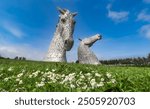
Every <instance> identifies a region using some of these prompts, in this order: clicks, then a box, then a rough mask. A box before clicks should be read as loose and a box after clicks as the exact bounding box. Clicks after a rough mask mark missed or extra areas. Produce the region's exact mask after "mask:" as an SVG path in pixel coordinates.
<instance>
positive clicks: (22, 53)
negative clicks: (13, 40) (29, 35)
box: [0, 43, 45, 60]
mask: <svg viewBox="0 0 150 109" xmlns="http://www.w3.org/2000/svg"><path fill="white" fill-rule="evenodd" d="M0 55H2V56H4V57H10V58H14V57H16V56H19V57H26V58H27V59H30V60H43V58H44V56H45V53H44V51H42V50H39V49H36V48H33V47H30V46H28V45H14V44H8V43H7V44H6V43H5V44H4V43H0Z"/></svg>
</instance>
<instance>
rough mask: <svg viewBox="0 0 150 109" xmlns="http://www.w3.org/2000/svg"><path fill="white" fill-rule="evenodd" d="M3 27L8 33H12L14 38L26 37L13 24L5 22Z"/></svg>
mask: <svg viewBox="0 0 150 109" xmlns="http://www.w3.org/2000/svg"><path fill="white" fill-rule="evenodd" d="M2 26H3V28H4V29H5V30H6V31H8V32H9V33H11V34H12V35H13V36H15V37H17V38H21V37H23V36H24V35H25V34H24V33H23V31H22V30H21V29H20V28H19V27H18V26H16V25H14V24H12V23H11V22H8V21H4V22H3V24H2Z"/></svg>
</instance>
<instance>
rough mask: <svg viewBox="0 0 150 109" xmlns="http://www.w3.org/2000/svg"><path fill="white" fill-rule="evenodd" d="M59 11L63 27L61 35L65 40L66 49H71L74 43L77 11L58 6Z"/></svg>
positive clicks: (60, 23)
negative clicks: (72, 11) (73, 11)
mask: <svg viewBox="0 0 150 109" xmlns="http://www.w3.org/2000/svg"><path fill="white" fill-rule="evenodd" d="M58 11H59V12H60V15H59V26H61V28H62V31H61V35H60V36H61V37H62V38H63V40H64V45H65V49H66V50H67V51H70V50H71V48H72V46H73V43H74V41H73V32H74V26H75V23H76V22H75V20H74V16H76V15H77V13H71V12H70V11H69V10H67V9H61V8H58Z"/></svg>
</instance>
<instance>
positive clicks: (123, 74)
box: [0, 59, 150, 92]
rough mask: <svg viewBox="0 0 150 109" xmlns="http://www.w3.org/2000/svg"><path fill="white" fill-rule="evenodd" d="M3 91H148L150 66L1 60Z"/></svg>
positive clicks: (0, 71)
mask: <svg viewBox="0 0 150 109" xmlns="http://www.w3.org/2000/svg"><path fill="white" fill-rule="evenodd" d="M0 91H1V92H2V91H9V92H16V91H23V92H54V91H55V92H68V91H69V92H70V91H73V92H76V91H83V92H85V91H86V92H87V91H88V92H89V91H92V92H99V91H102V92H104V91H117V92H118V91H121V92H131V91H132V92H141V91H142V92H149V91H150V68H148V67H121V66H104V65H99V66H94V65H82V64H73V63H72V64H71V63H70V64H69V63H50V62H36V61H17V60H4V59H0Z"/></svg>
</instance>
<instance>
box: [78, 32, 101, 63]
mask: <svg viewBox="0 0 150 109" xmlns="http://www.w3.org/2000/svg"><path fill="white" fill-rule="evenodd" d="M100 39H102V36H101V35H99V34H96V35H94V36H92V37H89V38H85V39H83V40H81V39H79V40H80V44H79V47H78V61H79V63H81V64H95V65H97V64H100V62H99V60H98V58H97V57H96V55H95V54H94V53H93V52H92V51H91V50H90V47H91V46H92V45H93V44H94V43H95V42H96V41H97V40H100Z"/></svg>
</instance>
